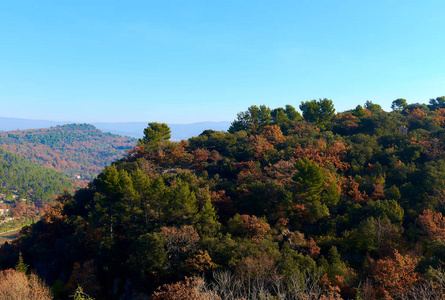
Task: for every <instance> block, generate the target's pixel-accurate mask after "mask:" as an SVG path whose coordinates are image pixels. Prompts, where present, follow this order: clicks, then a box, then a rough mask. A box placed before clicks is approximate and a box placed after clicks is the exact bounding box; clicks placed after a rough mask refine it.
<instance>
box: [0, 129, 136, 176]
mask: <svg viewBox="0 0 445 300" xmlns="http://www.w3.org/2000/svg"><path fill="white" fill-rule="evenodd" d="M136 142H137V140H136V139H134V138H129V137H122V136H119V135H115V134H111V133H104V132H102V131H100V130H98V129H96V128H95V127H94V126H93V125H89V124H70V125H63V126H55V127H51V128H43V129H29V130H17V131H7V132H0V148H3V149H4V150H6V151H8V152H12V153H15V154H18V155H20V156H22V157H24V158H27V159H29V160H31V161H32V162H35V163H37V164H39V165H42V166H44V167H47V168H52V169H54V170H56V171H60V172H63V173H65V174H66V175H67V176H68V177H70V178H73V179H76V180H78V181H79V180H90V179H92V178H93V177H94V176H95V175H97V174H98V173H99V172H100V171H101V170H102V169H103V167H104V166H106V165H108V164H110V163H111V162H112V161H114V160H116V159H118V158H120V157H122V155H123V154H125V151H126V150H127V149H130V148H132V147H133V146H135V145H136Z"/></svg>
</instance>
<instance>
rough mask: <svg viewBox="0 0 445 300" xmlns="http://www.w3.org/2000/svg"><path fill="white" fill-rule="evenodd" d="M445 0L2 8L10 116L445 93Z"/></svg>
mask: <svg viewBox="0 0 445 300" xmlns="http://www.w3.org/2000/svg"><path fill="white" fill-rule="evenodd" d="M444 11H445V1H428V0H425V1H409V0H404V1H396V0H394V1H391V0H384V1H380V0H374V1H357V0H351V1H348V0H344V1H343V0H337V1H334V0H317V1H313V0H307V1H304V0H302V1H300V0H292V1H280V0H274V1H261V0H256V1H249V0H235V1H232V0H221V1H220V0H212V1H196V0H187V1H184V0H180V1H169V0H162V1H149V0H143V1H132V0H127V1H114V0H106V1H100V0H94V1H91V0H88V1H82V0H76V1H62V0H57V1H45V0H39V1H32V0H28V1H21V0H14V1H10V0H9V1H8V0H4V1H0V22H1V23H0V24H1V26H0V105H1V109H0V117H14V118H27V119H43V120H54V121H75V122H135V121H138V122H139V121H144V122H166V123H171V124H174V123H176V124H183V123H194V122H202V121H232V120H234V119H235V118H236V114H237V113H238V112H241V111H245V110H246V109H247V108H248V107H249V106H251V105H262V104H265V105H267V106H269V107H270V108H276V107H283V106H284V105H286V104H290V105H293V106H294V107H296V108H298V106H299V104H300V103H301V102H302V101H308V100H312V99H320V98H328V99H331V100H332V101H333V102H334V106H335V108H336V111H338V112H341V111H345V110H348V109H352V108H355V107H356V106H357V105H359V104H360V105H363V104H364V103H365V102H366V101H367V100H370V101H372V102H374V103H377V104H380V105H381V106H382V107H383V109H385V110H387V111H389V110H390V105H391V102H392V101H393V100H395V99H397V98H405V99H406V100H407V102H408V103H417V102H420V103H427V102H428V101H429V99H431V98H435V97H438V96H443V95H445V51H444V50H445V22H444V21H443V20H444V19H443V12H444Z"/></svg>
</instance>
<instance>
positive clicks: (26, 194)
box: [0, 149, 73, 202]
mask: <svg viewBox="0 0 445 300" xmlns="http://www.w3.org/2000/svg"><path fill="white" fill-rule="evenodd" d="M63 189H67V190H72V189H73V181H72V180H70V179H69V178H67V177H66V176H65V175H64V174H62V173H60V172H56V171H54V170H52V169H48V168H45V167H42V166H40V165H38V164H35V163H33V162H31V161H29V160H27V159H25V158H22V157H20V156H18V155H16V154H13V153H9V152H6V151H4V150H3V149H0V193H2V194H4V198H5V199H4V200H9V201H13V200H14V197H17V198H18V199H15V200H19V199H26V200H31V201H32V202H36V201H38V202H49V201H51V200H54V199H55V196H56V195H58V194H60V193H61V192H62V191H63Z"/></svg>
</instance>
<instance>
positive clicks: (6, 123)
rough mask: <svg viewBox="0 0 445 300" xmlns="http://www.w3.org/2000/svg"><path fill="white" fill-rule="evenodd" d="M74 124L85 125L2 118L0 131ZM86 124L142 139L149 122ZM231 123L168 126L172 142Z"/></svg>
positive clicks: (68, 122)
mask: <svg viewBox="0 0 445 300" xmlns="http://www.w3.org/2000/svg"><path fill="white" fill-rule="evenodd" d="M73 123H78V124H79V123H85V122H75V121H50V120H37V119H23V118H9V117H0V131H13V130H28V129H40V128H48V127H53V126H60V125H66V124H73ZM85 124H91V125H94V126H95V127H96V128H97V129H100V130H102V131H103V132H110V133H114V134H119V135H122V136H129V137H134V138H141V137H142V136H143V131H144V129H145V128H146V127H147V124H148V122H89V123H85ZM230 124H231V122H229V121H220V122H212V121H204V122H196V123H190V124H167V125H168V126H169V127H170V129H171V131H172V134H171V136H172V140H183V139H184V140H186V139H188V138H190V137H193V136H197V135H199V134H200V133H201V132H203V131H204V130H207V129H212V130H216V131H227V130H228V128H229V126H230Z"/></svg>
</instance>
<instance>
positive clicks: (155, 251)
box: [0, 97, 445, 299]
mask: <svg viewBox="0 0 445 300" xmlns="http://www.w3.org/2000/svg"><path fill="white" fill-rule="evenodd" d="M392 104H393V105H392V109H393V111H391V112H385V111H383V110H382V108H381V107H380V106H379V105H377V104H374V103H372V102H370V101H367V102H366V103H365V104H364V105H363V106H361V105H358V106H357V107H355V108H352V109H351V110H348V111H345V112H339V113H335V108H334V105H333V102H332V101H331V100H329V99H319V100H312V101H306V102H303V103H301V105H300V107H299V108H300V110H301V111H302V115H301V114H300V113H299V112H298V111H297V110H296V109H295V108H294V107H293V106H291V105H287V106H286V107H284V108H275V109H270V108H268V107H266V106H264V105H263V106H255V105H254V106H251V107H249V108H248V109H247V110H246V111H245V112H241V113H239V114H238V116H237V118H236V119H235V120H234V122H233V123H232V126H231V127H230V129H229V131H228V132H222V131H213V130H206V131H204V132H203V133H202V134H200V135H199V136H197V137H193V138H190V139H189V140H187V141H185V140H184V141H181V142H171V141H169V140H168V137H169V129H168V126H165V124H159V123H149V126H148V127H147V129H146V130H145V131H144V137H143V138H142V139H141V140H140V141H139V143H138V145H137V146H136V147H134V148H133V149H132V150H131V151H129V152H128V154H127V155H125V156H124V157H123V158H121V159H120V160H117V161H115V162H114V163H112V164H111V165H110V166H108V167H107V168H106V169H104V170H103V172H102V173H101V174H100V175H98V176H97V178H96V179H94V180H93V181H92V182H91V183H90V184H89V185H88V187H86V188H83V189H80V190H78V191H77V192H76V193H75V194H74V195H71V194H69V193H64V194H62V195H61V196H60V197H59V201H58V203H57V204H55V205H54V206H53V207H52V208H50V209H48V210H47V212H46V214H45V215H44V216H43V217H42V219H41V221H39V222H38V223H36V224H35V225H33V226H31V227H26V228H24V229H23V231H22V234H23V235H22V236H21V238H19V239H18V240H16V241H14V242H13V243H12V244H9V245H5V246H3V247H1V248H0V266H1V267H2V268H4V269H6V268H10V267H13V266H14V265H15V264H16V263H17V259H18V253H19V252H21V253H23V259H24V261H25V262H26V263H27V264H29V265H30V267H31V268H33V269H34V270H35V271H36V272H37V273H38V274H39V275H40V276H42V277H43V278H45V280H46V281H47V283H48V284H50V285H53V287H55V288H54V289H53V290H54V291H55V294H56V296H57V297H60V298H66V297H68V295H71V294H73V293H74V291H75V289H76V288H77V286H78V285H80V286H82V288H83V290H84V291H85V292H86V293H87V294H89V295H90V296H93V297H95V298H97V299H113V298H115V299H118V298H119V297H121V299H135V298H137V297H140V296H144V295H145V296H147V295H152V299H174V298H176V299H209V297H210V299H236V298H239V299H241V298H242V297H244V298H245V299H272V298H271V297H272V296H275V297H276V298H274V299H313V298H314V299H441V297H442V296H443V294H444V292H445V285H444V282H445V281H444V280H445V274H444V271H443V269H442V264H443V263H442V262H443V261H444V259H445V217H443V213H445V206H444V204H445V180H444V178H445V145H444V138H445V129H444V128H445V97H438V98H436V99H432V100H431V101H430V102H429V104H419V103H416V104H407V103H406V100H404V99H401V98H400V99H396V100H395V101H394V102H393V103H392ZM205 282H206V283H207V285H206V283H205ZM426 295H429V296H426ZM206 297H207V298H206ZM304 297H306V298H304ZM416 297H417V298H416ZM422 297H423V298H422ZM434 297H435V298H434Z"/></svg>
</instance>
